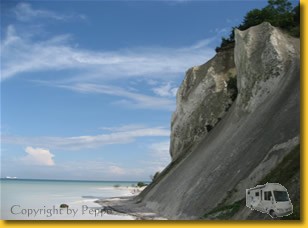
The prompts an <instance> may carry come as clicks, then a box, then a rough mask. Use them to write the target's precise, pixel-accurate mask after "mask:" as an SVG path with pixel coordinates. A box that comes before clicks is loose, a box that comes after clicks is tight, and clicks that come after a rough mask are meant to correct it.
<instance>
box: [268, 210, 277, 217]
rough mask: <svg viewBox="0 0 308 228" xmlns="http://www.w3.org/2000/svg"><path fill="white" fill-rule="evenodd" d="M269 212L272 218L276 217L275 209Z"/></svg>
mask: <svg viewBox="0 0 308 228" xmlns="http://www.w3.org/2000/svg"><path fill="white" fill-rule="evenodd" d="M269 214H270V216H271V217H272V218H277V214H276V212H275V211H273V210H271V211H270V213H269Z"/></svg>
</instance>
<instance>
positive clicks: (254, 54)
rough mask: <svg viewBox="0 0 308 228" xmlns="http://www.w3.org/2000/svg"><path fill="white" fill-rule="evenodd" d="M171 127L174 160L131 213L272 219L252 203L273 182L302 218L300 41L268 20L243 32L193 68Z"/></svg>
mask: <svg viewBox="0 0 308 228" xmlns="http://www.w3.org/2000/svg"><path fill="white" fill-rule="evenodd" d="M235 78H236V79H237V83H236V84H235V85H233V86H232V84H231V85H230V86H229V87H228V82H229V83H230V82H232V81H233V82H234V81H235V80H234V79H235ZM209 126H210V127H209ZM171 131H172V133H171V148H170V149H171V155H172V162H171V163H170V165H169V166H167V167H166V169H165V170H164V171H163V172H161V174H160V175H159V176H158V177H157V178H156V179H155V180H154V181H153V182H152V183H151V184H150V185H149V186H148V187H147V188H146V189H145V190H144V191H143V192H141V194H140V195H139V196H137V197H135V198H134V199H133V200H132V201H131V202H130V207H129V208H130V210H131V211H132V212H137V211H138V210H141V208H142V210H143V211H144V209H148V210H149V211H151V212H153V213H156V214H157V215H160V216H162V217H165V218H168V219H265V218H270V217H269V216H268V217H266V215H263V214H261V216H260V213H257V212H253V211H251V210H250V209H248V208H246V207H245V191H246V188H251V187H254V186H256V185H257V184H264V183H262V182H264V181H269V182H280V183H281V184H283V185H285V186H286V187H287V188H290V189H289V194H290V196H291V200H292V202H293V205H294V208H295V213H294V214H295V217H294V218H298V217H296V216H299V192H300V188H299V166H300V163H299V151H300V147H299V143H300V142H299V134H300V46H299V39H297V38H293V37H290V36H289V35H287V34H286V33H285V32H283V31H281V30H280V29H278V28H275V27H273V26H271V25H270V24H269V23H266V22H265V23H262V24H260V25H258V26H254V27H251V28H249V29H247V30H245V31H239V30H236V31H235V47H234V50H233V49H228V50H223V51H221V52H219V53H218V54H217V55H216V56H215V57H214V58H213V59H212V60H210V61H209V62H207V63H206V64H204V65H202V66H198V67H193V68H191V69H190V70H188V71H187V74H186V77H185V79H184V81H183V84H182V85H181V87H180V89H179V91H178V94H177V108H176V111H175V113H174V115H173V117H172V126H171ZM113 206H114V208H123V205H122V206H121V205H113Z"/></svg>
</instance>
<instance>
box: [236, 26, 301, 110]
mask: <svg viewBox="0 0 308 228" xmlns="http://www.w3.org/2000/svg"><path fill="white" fill-rule="evenodd" d="M265 31H266V32H265ZM235 39H236V48H235V50H234V56H235V59H234V61H235V64H236V66H237V70H238V75H239V76H238V88H239V91H240V93H239V97H238V100H237V103H238V104H240V105H241V106H242V108H243V110H245V111H248V112H253V111H254V110H255V109H256V108H257V107H258V106H259V105H261V104H262V103H263V102H264V101H265V100H266V99H267V97H269V96H271V94H272V93H273V92H274V91H275V90H277V89H278V87H279V84H280V82H281V79H282V78H281V77H283V75H284V74H285V72H286V67H288V66H290V65H292V62H293V61H296V59H294V58H292V57H293V56H294V55H295V53H296V50H295V47H294V46H293V45H292V44H291V43H290V39H289V36H288V35H286V34H284V33H283V32H281V31H280V30H279V29H277V28H275V27H273V26H271V25H270V24H269V23H267V22H265V23H262V24H261V25H259V26H255V27H252V28H250V29H247V30H245V31H239V30H236V31H235ZM260 41H262V42H260ZM293 65H294V63H293Z"/></svg>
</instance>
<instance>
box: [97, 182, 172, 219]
mask: <svg viewBox="0 0 308 228" xmlns="http://www.w3.org/2000/svg"><path fill="white" fill-rule="evenodd" d="M125 188H126V187H125ZM145 188H146V186H145V187H128V190H129V193H130V195H127V196H121V197H112V198H108V199H100V200H96V201H94V202H95V203H98V204H99V205H101V206H102V207H103V208H104V209H105V210H106V211H110V212H111V213H112V214H116V215H119V216H132V217H134V219H135V220H166V218H164V217H161V216H159V215H158V214H156V213H154V212H153V211H151V210H150V209H149V208H147V207H146V205H144V204H142V203H141V202H138V200H137V199H136V196H137V195H138V194H139V193H140V192H142V191H143V190H144V189H145ZM126 189H127V188H126Z"/></svg>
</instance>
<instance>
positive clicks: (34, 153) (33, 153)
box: [21, 146, 55, 166]
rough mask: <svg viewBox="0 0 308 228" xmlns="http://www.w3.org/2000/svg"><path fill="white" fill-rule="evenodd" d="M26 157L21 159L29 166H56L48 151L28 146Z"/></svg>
mask: <svg viewBox="0 0 308 228" xmlns="http://www.w3.org/2000/svg"><path fill="white" fill-rule="evenodd" d="M25 152H26V153H27V155H26V156H24V157H22V158H21V161H22V162H24V163H26V164H28V165H41V166H53V165H55V163H54V160H53V157H54V155H53V154H52V153H50V151H49V150H47V149H42V148H33V147H30V146H28V147H27V148H26V149H25Z"/></svg>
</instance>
